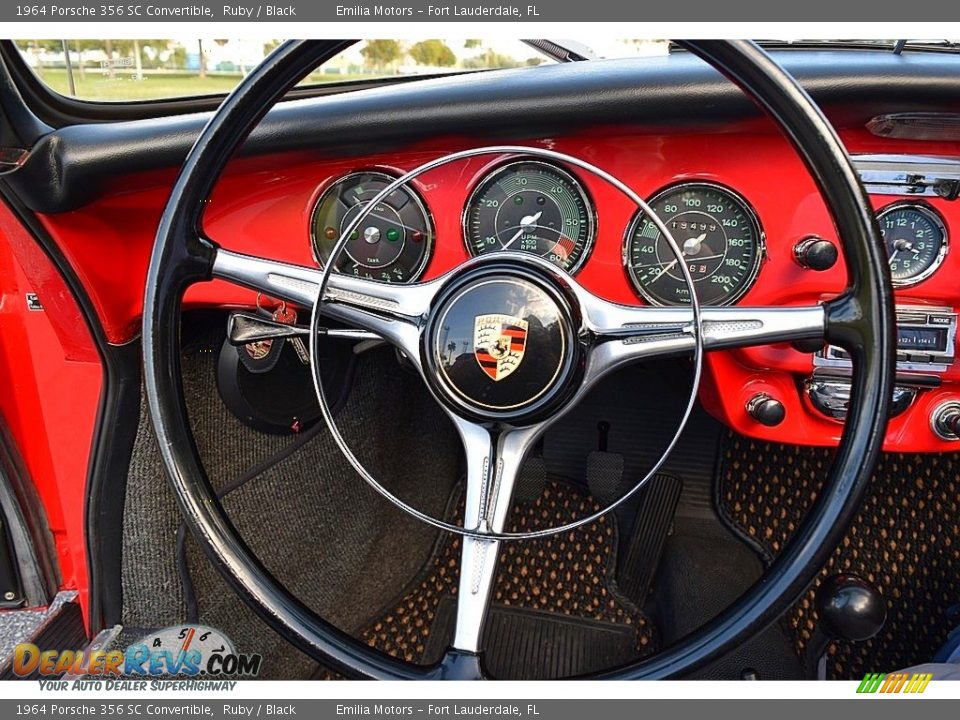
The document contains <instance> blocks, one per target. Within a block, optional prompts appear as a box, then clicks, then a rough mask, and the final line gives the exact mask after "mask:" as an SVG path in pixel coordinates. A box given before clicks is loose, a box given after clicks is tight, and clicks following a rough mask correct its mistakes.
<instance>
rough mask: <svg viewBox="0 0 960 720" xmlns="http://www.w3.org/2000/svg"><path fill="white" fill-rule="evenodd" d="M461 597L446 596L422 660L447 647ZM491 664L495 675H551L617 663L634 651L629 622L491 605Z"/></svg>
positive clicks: (488, 638) (433, 657)
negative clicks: (603, 620)
mask: <svg viewBox="0 0 960 720" xmlns="http://www.w3.org/2000/svg"><path fill="white" fill-rule="evenodd" d="M456 612H457V603H456V598H454V597H452V596H447V597H444V598H443V600H441V601H440V606H439V608H438V609H437V619H436V621H435V624H434V627H435V628H437V629H438V630H439V629H440V628H443V631H442V632H435V633H433V634H431V635H430V637H429V638H428V640H427V646H426V653H425V654H424V660H425V661H427V662H435V661H437V660H440V658H442V657H443V653H444V652H445V651H446V649H447V641H446V638H447V637H449V635H450V634H451V633H452V632H453V621H454V618H455V617H456ZM484 648H485V650H484V657H485V662H486V666H487V670H488V671H489V672H490V674H491V675H492V676H493V677H495V678H510V679H511V680H549V679H552V678H560V677H571V676H575V675H582V674H584V673H590V672H597V671H599V670H606V669H608V668H612V667H617V666H618V665H623V664H624V663H627V662H629V661H630V660H631V659H633V658H635V657H636V632H635V631H634V628H632V627H631V626H630V625H624V624H618V623H611V622H600V621H597V620H584V619H583V618H579V617H570V616H568V615H557V614H556V613H552V612H545V611H543V610H528V609H526V608H519V607H506V606H504V605H492V606H491V608H490V614H489V615H488V616H487V628H486V631H485V635H484Z"/></svg>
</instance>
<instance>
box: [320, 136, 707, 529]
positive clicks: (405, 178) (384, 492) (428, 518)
mask: <svg viewBox="0 0 960 720" xmlns="http://www.w3.org/2000/svg"><path fill="white" fill-rule="evenodd" d="M503 154H516V155H526V156H534V157H540V158H545V159H549V160H553V161H557V162H561V163H564V164H567V165H571V166H574V167H577V168H580V169H581V170H585V171H587V172H589V173H591V174H593V175H594V176H596V177H597V178H599V179H601V180H603V181H605V182H607V183H609V184H610V185H612V186H613V187H615V188H616V189H617V190H619V191H620V192H621V193H623V194H624V195H625V196H626V197H627V198H628V199H629V200H630V201H631V202H633V203H634V205H636V206H637V207H638V208H639V209H640V210H641V211H643V212H644V213H645V214H646V215H647V216H648V217H650V218H651V219H652V220H653V222H654V224H655V225H656V227H657V229H658V230H659V231H660V232H661V233H662V234H663V235H664V237H665V238H666V240H667V243H668V245H669V247H670V250H671V252H672V253H673V255H674V257H675V258H676V259H677V267H678V268H680V271H681V273H682V275H683V279H684V282H685V284H686V286H687V289H688V291H689V293H690V304H691V309H692V312H693V323H692V324H691V325H689V326H687V327H685V328H684V332H686V333H688V334H690V335H692V337H693V341H694V347H693V358H694V361H693V382H692V383H691V389H690V396H689V398H688V400H687V404H686V406H685V407H684V411H683V416H682V417H681V419H680V422H679V424H678V427H677V430H676V432H675V433H674V435H673V437H672V438H671V439H670V442H669V443H667V446H666V448H665V449H664V451H663V452H662V454H661V455H660V457H659V458H658V460H657V461H656V462H654V463H653V465H652V466H651V467H650V469H649V470H648V472H647V473H646V474H645V475H644V476H643V477H642V478H641V479H640V480H639V481H638V482H637V483H636V484H634V486H633V487H632V488H630V489H629V490H628V491H627V492H625V493H624V494H623V495H621V496H620V497H619V498H617V499H616V500H614V501H613V502H611V503H609V504H608V505H607V506H606V507H604V508H601V509H600V510H598V511H596V512H594V513H591V514H589V515H587V516H585V517H583V518H580V519H577V520H573V521H571V522H569V523H565V524H563V525H558V526H557V527H553V528H546V529H543V530H536V531H530V532H517V533H510V532H494V531H491V530H489V529H486V528H485V524H484V523H481V524H480V525H478V526H477V527H476V528H467V527H461V526H459V525H454V524H452V523H448V522H445V521H443V520H441V519H439V518H435V517H433V516H432V515H429V514H428V513H424V512H422V511H420V510H418V509H416V508H414V507H413V506H411V505H410V504H409V503H406V502H404V501H403V500H401V499H400V498H399V497H397V496H396V495H394V494H393V493H391V492H390V491H389V490H388V489H387V488H386V487H385V486H384V485H383V484H382V483H380V482H379V481H378V480H377V479H376V478H374V477H373V475H372V474H371V473H370V472H369V471H368V470H367V469H366V467H364V465H363V464H362V463H361V462H360V460H359V459H358V458H357V457H356V455H355V454H354V453H353V451H352V450H351V448H350V446H349V445H348V444H347V442H346V440H345V439H344V437H343V435H342V434H341V433H340V430H339V428H338V427H337V424H336V420H335V419H334V417H333V413H332V412H331V410H330V405H329V402H328V400H327V396H326V392H325V390H324V386H323V382H322V381H321V378H320V364H319V362H318V350H319V348H318V344H317V341H318V338H319V337H320V333H319V332H318V330H319V328H320V320H321V318H322V316H323V312H322V306H323V303H324V300H325V299H326V298H327V285H328V283H329V279H330V276H331V274H332V272H333V268H334V266H335V265H336V261H337V260H338V259H339V257H340V253H341V252H342V251H343V249H344V247H345V246H346V243H347V241H348V240H349V238H350V235H351V233H353V232H354V231H355V230H356V229H357V228H358V227H359V226H360V223H362V222H363V220H364V219H365V218H366V217H367V215H368V214H369V213H370V212H371V211H372V210H373V209H374V208H375V207H376V206H377V204H379V203H380V202H382V201H383V200H385V199H386V198H387V197H388V196H389V195H390V194H391V193H392V192H394V191H395V190H397V189H398V188H400V187H402V186H404V185H406V184H407V183H408V182H410V181H411V180H413V179H415V178H417V177H419V176H420V175H423V174H424V173H427V172H429V171H431V170H434V169H436V168H438V167H441V166H443V165H447V164H449V163H451V162H456V161H459V160H465V159H468V158H473V157H478V156H483V155H503ZM531 262H536V261H532V260H531ZM541 262H544V263H545V261H541ZM546 264H548V265H549V263H546ZM460 267H461V268H462V267H463V265H461V266H460ZM458 269H459V268H458ZM456 274H457V270H454V271H453V272H452V273H451V275H453V276H456ZM570 282H573V281H572V280H570ZM583 292H587V291H586V290H583ZM591 295H592V293H591ZM432 310H433V308H431V311H432ZM423 320H424V321H425V320H426V318H423ZM420 335H421V339H422V336H423V324H421V326H420ZM310 357H311V374H312V377H313V384H314V389H315V391H316V393H317V399H318V402H319V405H320V411H321V414H322V416H323V419H324V421H325V422H326V424H327V427H328V428H329V429H330V434H331V437H332V438H333V440H334V442H335V443H336V445H337V447H338V448H339V449H340V452H341V453H342V454H343V456H344V457H345V458H346V460H347V462H349V463H350V465H351V466H352V467H353V469H354V470H355V471H356V472H357V474H358V475H360V477H361V478H363V480H364V481H365V482H366V483H367V484H368V485H370V487H372V488H373V489H374V490H375V491H376V492H377V493H378V494H380V495H381V496H382V497H383V498H385V499H386V500H388V501H389V502H390V503H392V504H393V505H394V506H396V507H397V508H399V509H400V510H402V511H403V512H405V513H407V514H408V515H411V516H412V517H414V518H416V519H417V520H420V521H421V522H424V523H426V524H428V525H430V526H432V527H434V528H436V529H438V530H444V531H446V532H450V533H454V534H456V535H460V536H463V537H469V538H474V539H477V540H498V541H501V540H502V541H518V540H533V539H536V538H543V537H548V536H551V535H556V534H558V533H562V532H567V531H570V530H574V529H576V528H579V527H582V526H584V525H587V524H589V523H592V522H595V521H596V520H598V519H599V518H601V517H602V516H604V515H606V514H607V513H609V512H610V511H612V510H615V509H616V508H617V507H619V506H620V505H621V504H623V503H624V502H626V501H627V500H628V499H629V498H631V497H632V496H633V495H634V494H636V493H637V491H639V490H640V488H641V487H643V486H644V485H645V484H646V483H647V482H648V481H649V480H650V479H651V478H652V477H653V476H654V475H655V474H656V473H657V472H658V471H659V470H660V468H661V467H662V466H663V464H664V463H665V462H666V460H667V458H668V457H669V455H670V453H671V452H672V451H673V449H674V448H675V447H676V445H677V443H678V442H679V440H680V436H681V435H682V434H683V430H684V429H685V428H686V425H687V422H688V421H689V419H690V415H691V413H692V412H693V408H694V406H695V404H696V399H697V391H698V389H699V386H700V379H701V374H702V368H703V330H702V324H701V313H700V302H699V300H698V299H697V295H696V289H695V286H694V283H693V278H692V277H691V275H690V271H689V269H688V268H687V265H686V263H685V262H684V261H683V252H682V250H681V249H680V246H679V245H678V244H677V242H676V240H674V238H673V235H672V234H671V233H670V230H669V228H667V226H666V225H665V224H664V222H663V221H662V220H661V219H660V217H659V216H658V215H657V214H656V213H655V212H654V211H653V209H652V208H651V207H650V206H649V205H647V203H646V202H645V201H644V200H643V198H641V197H640V196H639V195H638V194H637V193H636V192H634V191H633V190H632V189H630V187H628V186H627V185H626V184H625V183H623V182H622V181H621V180H619V179H618V178H616V177H615V176H613V175H611V174H610V173H608V172H606V171H605V170H603V169H601V168H599V167H597V166H596V165H593V164H592V163H589V162H586V161H584V160H581V159H579V158H576V157H573V156H571V155H567V154H565V153H561V152H557V151H555V150H547V149H543V148H536V147H525V146H514V145H497V146H489V147H482V148H473V149H470V150H462V151H459V152H454V153H450V154H447V155H444V156H442V157H440V158H436V159H434V160H431V161H429V162H426V163H423V164H421V165H419V166H417V167H416V168H414V169H413V170H410V171H409V172H407V173H405V174H403V175H401V176H400V177H398V178H396V179H395V180H394V181H393V182H391V183H389V184H388V185H387V186H385V187H384V188H383V189H382V190H381V191H380V192H379V193H377V195H376V196H374V197H373V198H372V199H371V200H370V201H369V202H368V203H367V204H366V205H365V206H364V207H363V208H362V209H361V211H360V212H359V213H358V214H357V215H356V216H355V217H354V218H353V219H352V220H351V222H350V223H348V224H347V225H346V227H345V228H343V230H342V231H341V233H340V237H339V238H338V239H337V242H336V243H335V244H334V246H333V248H332V249H331V251H330V255H329V259H328V261H327V263H326V264H325V265H324V266H323V269H322V272H321V278H320V286H319V290H318V293H317V300H316V302H315V303H314V306H313V312H312V317H311V333H310ZM418 369H420V372H421V375H423V376H424V380H425V381H427V385H428V387H429V386H431V383H430V382H429V380H428V378H427V377H426V376H425V371H424V370H423V369H422V368H419V366H418ZM583 393H585V390H584V391H583V392H581V393H578V395H577V396H576V397H575V398H574V399H572V400H569V401H567V402H566V403H565V404H563V405H562V407H560V408H559V410H558V411H557V412H555V413H554V414H553V415H552V417H551V418H550V423H552V422H553V421H555V420H557V419H559V418H560V417H561V416H562V415H563V414H565V413H566V412H567V411H569V410H571V409H572V408H573V407H574V406H575V405H576V404H577V402H578V401H579V399H580V398H581V397H582V395H583ZM441 406H442V407H444V408H445V409H446V411H447V413H448V414H449V415H450V416H451V418H454V419H455V417H456V416H455V414H454V413H453V412H452V411H451V410H450V409H449V408H447V406H446V405H445V404H444V403H441ZM545 429H546V426H545V427H544V428H543V430H545Z"/></svg>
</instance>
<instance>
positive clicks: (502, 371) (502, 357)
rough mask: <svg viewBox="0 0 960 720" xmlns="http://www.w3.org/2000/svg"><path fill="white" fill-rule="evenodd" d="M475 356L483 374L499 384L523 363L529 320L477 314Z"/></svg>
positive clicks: (474, 335)
mask: <svg viewBox="0 0 960 720" xmlns="http://www.w3.org/2000/svg"><path fill="white" fill-rule="evenodd" d="M473 326H474V330H473V354H474V357H476V358H477V362H478V363H480V367H481V368H483V371H484V372H485V373H486V374H487V375H489V376H490V377H491V378H492V379H493V381H494V382H499V381H500V380H503V379H504V378H505V377H507V376H508V375H510V373H512V372H513V371H514V370H516V369H517V368H518V367H519V366H520V363H521V362H523V355H524V352H525V351H526V345H527V328H528V327H529V323H527V321H526V320H524V319H523V318H519V317H514V316H512V315H496V314H494V315H477V317H476V318H474V322H473Z"/></svg>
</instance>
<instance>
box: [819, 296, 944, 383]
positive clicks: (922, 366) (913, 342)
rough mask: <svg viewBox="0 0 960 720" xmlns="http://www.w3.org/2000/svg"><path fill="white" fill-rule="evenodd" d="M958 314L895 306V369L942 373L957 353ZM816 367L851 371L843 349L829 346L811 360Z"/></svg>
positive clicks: (936, 308)
mask: <svg viewBox="0 0 960 720" xmlns="http://www.w3.org/2000/svg"><path fill="white" fill-rule="evenodd" d="M956 339H957V314H956V313H955V312H953V311H952V310H951V309H950V308H941V307H921V306H913V305H899V306H897V370H902V371H906V372H945V371H946V370H947V368H948V367H949V365H950V364H951V363H952V362H953V359H954V356H955V354H956V350H955V348H956ZM813 364H814V366H815V367H818V368H838V369H846V370H849V369H850V356H849V355H848V354H847V353H846V351H845V350H843V349H841V348H838V347H835V346H833V345H828V346H827V347H826V348H825V349H824V350H822V351H820V352H818V353H817V354H816V355H815V356H814V358H813Z"/></svg>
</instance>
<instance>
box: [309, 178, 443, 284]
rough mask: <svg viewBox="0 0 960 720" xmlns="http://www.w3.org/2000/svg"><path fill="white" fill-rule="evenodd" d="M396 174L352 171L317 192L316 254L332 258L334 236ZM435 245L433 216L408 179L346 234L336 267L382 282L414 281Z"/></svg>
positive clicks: (325, 259)
mask: <svg viewBox="0 0 960 720" xmlns="http://www.w3.org/2000/svg"><path fill="white" fill-rule="evenodd" d="M394 179H395V178H393V177H391V176H390V175H387V174H386V173H382V172H375V171H371V172H359V173H352V174H350V175H347V176H346V177H343V178H341V179H340V180H337V181H336V182H335V183H333V184H332V185H331V186H330V187H329V188H327V190H326V191H325V192H324V193H323V194H322V195H321V196H320V198H319V200H318V201H317V205H316V208H314V211H313V233H312V234H313V244H314V251H315V253H316V256H317V260H318V261H319V262H320V263H321V264H325V263H327V262H329V260H330V253H331V252H332V251H333V248H334V246H336V244H337V240H339V239H340V236H341V234H342V233H343V231H344V230H346V229H347V227H348V226H349V225H350V223H352V222H353V220H354V218H356V217H357V216H358V215H359V214H360V212H361V211H362V210H363V209H364V208H366V207H367V206H368V205H369V204H370V202H371V201H372V200H373V199H374V198H375V197H376V196H377V195H378V194H379V193H380V192H381V191H382V190H383V189H384V188H386V187H387V185H389V184H390V183H391V182H393V181H394ZM432 248H433V222H432V220H431V218H430V214H429V213H428V212H427V208H426V205H424V203H423V201H422V200H421V199H420V197H419V196H418V195H417V193H416V192H414V190H413V189H412V188H410V187H408V186H406V185H404V186H402V187H399V188H397V189H396V190H394V191H393V192H391V193H390V194H389V195H387V197H385V198H384V199H383V200H381V201H380V202H379V203H377V205H376V206H375V207H373V208H370V212H369V213H367V215H366V216H365V217H364V218H363V220H362V221H361V223H360V225H359V226H358V227H357V228H355V229H354V230H353V231H352V232H351V233H350V237H349V238H348V239H347V242H346V244H345V245H344V246H343V250H342V251H341V252H340V255H339V256H338V257H337V260H336V270H337V271H338V272H341V273H347V274H350V275H357V276H359V277H365V278H370V279H372V280H381V281H383V282H396V283H408V282H413V281H414V280H416V279H417V278H419V277H420V275H421V274H422V273H423V271H424V269H425V268H426V266H427V263H428V261H429V260H430V253H431V251H432Z"/></svg>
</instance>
